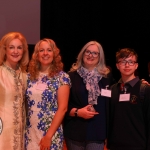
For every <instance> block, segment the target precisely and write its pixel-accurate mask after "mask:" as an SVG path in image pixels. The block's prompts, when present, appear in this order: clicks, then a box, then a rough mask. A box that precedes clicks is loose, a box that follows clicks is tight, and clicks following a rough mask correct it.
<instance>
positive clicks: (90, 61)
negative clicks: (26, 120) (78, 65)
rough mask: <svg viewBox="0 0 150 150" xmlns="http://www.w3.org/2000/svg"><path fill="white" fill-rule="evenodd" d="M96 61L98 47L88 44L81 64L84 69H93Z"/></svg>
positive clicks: (97, 60) (97, 58)
mask: <svg viewBox="0 0 150 150" xmlns="http://www.w3.org/2000/svg"><path fill="white" fill-rule="evenodd" d="M93 56H95V57H93ZM98 62H99V49H98V47H97V46H96V45H90V46H89V47H87V49H86V50H85V51H84V54H83V65H84V67H85V68H86V69H88V70H93V69H94V68H95V67H96V66H97V64H98Z"/></svg>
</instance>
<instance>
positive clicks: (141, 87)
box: [140, 83, 147, 101]
mask: <svg viewBox="0 0 150 150" xmlns="http://www.w3.org/2000/svg"><path fill="white" fill-rule="evenodd" d="M146 87H147V84H145V83H141V86H140V100H141V101H143V100H144V96H145V89H146Z"/></svg>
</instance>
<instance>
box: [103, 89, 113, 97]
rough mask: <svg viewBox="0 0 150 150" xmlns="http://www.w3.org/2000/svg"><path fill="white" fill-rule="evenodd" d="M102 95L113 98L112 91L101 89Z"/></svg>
mask: <svg viewBox="0 0 150 150" xmlns="http://www.w3.org/2000/svg"><path fill="white" fill-rule="evenodd" d="M101 95H102V96H106V97H111V90H106V89H101Z"/></svg>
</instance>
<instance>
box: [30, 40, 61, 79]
mask: <svg viewBox="0 0 150 150" xmlns="http://www.w3.org/2000/svg"><path fill="white" fill-rule="evenodd" d="M43 41H45V42H47V43H48V44H49V45H50V47H51V48H52V50H53V52H54V56H53V61H52V62H51V64H50V68H49V76H50V77H53V76H54V75H56V74H58V73H59V72H60V71H62V70H63V63H62V62H61V56H60V50H59V49H58V47H57V46H56V44H55V42H54V41H53V40H52V39H48V38H44V39H42V40H40V41H39V42H38V43H37V44H36V45H35V48H34V52H33V54H32V58H31V61H30V63H29V67H28V72H29V73H30V77H31V80H35V79H36V78H37V77H38V75H39V71H40V61H39V59H38V53H39V47H40V44H41V43H42V42H43Z"/></svg>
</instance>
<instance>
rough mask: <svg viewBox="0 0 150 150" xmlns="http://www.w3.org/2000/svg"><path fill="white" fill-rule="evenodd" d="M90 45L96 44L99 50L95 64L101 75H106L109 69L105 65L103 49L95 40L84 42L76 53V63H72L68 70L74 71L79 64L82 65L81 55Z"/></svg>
mask: <svg viewBox="0 0 150 150" xmlns="http://www.w3.org/2000/svg"><path fill="white" fill-rule="evenodd" d="M90 45H96V46H97V48H98V50H99V62H98V64H97V66H96V68H97V70H98V72H99V73H100V74H101V75H103V76H106V75H107V74H108V73H109V72H110V71H109V69H108V68H107V67H106V65H105V56H104V51H103V48H102V46H101V45H100V43H98V42H97V41H90V42H88V43H87V44H85V45H84V46H83V48H82V49H81V51H80V52H79V54H78V57H77V61H76V63H74V64H73V65H72V67H71V69H70V71H76V70H77V69H79V68H80V67H81V66H83V64H84V62H83V55H84V52H85V50H86V49H87V48H88V47H89V46H90Z"/></svg>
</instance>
